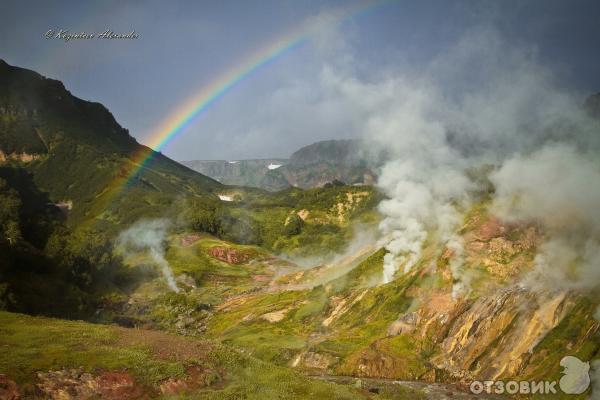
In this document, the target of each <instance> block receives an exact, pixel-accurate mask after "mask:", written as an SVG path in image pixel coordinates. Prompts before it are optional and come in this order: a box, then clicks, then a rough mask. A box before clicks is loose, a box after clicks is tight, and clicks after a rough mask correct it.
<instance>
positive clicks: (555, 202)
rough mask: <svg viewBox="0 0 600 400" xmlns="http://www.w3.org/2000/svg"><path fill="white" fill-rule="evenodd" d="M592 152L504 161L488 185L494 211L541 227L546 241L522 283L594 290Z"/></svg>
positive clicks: (596, 247) (599, 224)
mask: <svg viewBox="0 0 600 400" xmlns="http://www.w3.org/2000/svg"><path fill="white" fill-rule="evenodd" d="M598 161H599V159H598V154H597V153H596V152H588V151H587V150H586V151H583V150H577V149H576V148H575V147H574V146H573V145H570V144H552V145H548V146H545V147H543V148H541V149H540V150H538V151H535V152H533V153H532V154H529V155H527V156H522V155H519V156H515V157H513V158H511V159H509V160H507V161H506V162H505V163H504V164H503V165H502V167H501V168H500V169H498V170H497V171H495V172H494V173H492V175H491V177H490V179H491V181H492V183H493V184H494V186H495V187H496V198H495V211H496V213H497V214H499V215H500V216H501V217H503V218H504V219H506V220H509V221H531V222H535V223H538V224H541V225H542V226H543V227H544V231H545V235H546V240H545V241H544V243H543V244H542V245H541V248H540V249H539V252H538V254H537V256H536V258H535V270H534V271H533V273H532V274H531V275H530V276H529V277H528V279H527V281H526V282H525V283H526V284H527V285H529V286H532V287H534V288H535V287H542V288H547V287H548V286H549V285H551V286H555V287H556V288H567V289H568V288H573V289H591V288H594V287H596V286H597V285H599V284H600V213H599V212H598V205H599V204H600V163H599V162H598Z"/></svg>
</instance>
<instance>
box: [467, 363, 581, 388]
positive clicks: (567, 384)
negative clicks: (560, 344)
mask: <svg viewBox="0 0 600 400" xmlns="http://www.w3.org/2000/svg"><path fill="white" fill-rule="evenodd" d="M560 366H561V367H563V368H564V369H563V370H562V371H561V374H562V375H563V376H562V377H561V378H560V380H559V381H558V382H556V381H506V382H505V381H483V382H482V381H473V382H471V385H470V389H471V393H473V394H481V393H484V392H485V393H488V394H557V393H558V390H557V388H556V386H557V385H558V386H559V387H560V390H561V391H562V392H563V393H565V394H581V393H583V392H585V391H586V390H587V389H588V388H589V387H590V363H589V362H583V361H581V360H580V359H579V358H577V357H573V356H567V357H564V358H563V359H562V360H560Z"/></svg>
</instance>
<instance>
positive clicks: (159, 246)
mask: <svg viewBox="0 0 600 400" xmlns="http://www.w3.org/2000/svg"><path fill="white" fill-rule="evenodd" d="M168 226H169V222H168V221H167V220H164V219H154V220H146V221H144V220H142V221H138V222H136V223H135V224H133V225H132V226H131V227H130V228H129V229H127V230H125V231H123V232H121V234H120V235H119V243H120V244H121V245H123V246H124V247H125V249H126V250H130V251H131V250H133V251H148V254H149V255H150V257H152V260H153V261H154V263H155V264H156V265H157V266H158V267H159V268H160V271H161V273H162V275H163V276H164V278H165V280H166V281H167V284H168V285H169V287H170V288H171V289H172V290H173V291H175V292H179V288H178V287H177V284H176V283H175V279H174V278H173V271H172V270H171V267H170V265H169V263H168V261H167V260H166V259H165V256H164V241H165V237H166V233H167V228H168Z"/></svg>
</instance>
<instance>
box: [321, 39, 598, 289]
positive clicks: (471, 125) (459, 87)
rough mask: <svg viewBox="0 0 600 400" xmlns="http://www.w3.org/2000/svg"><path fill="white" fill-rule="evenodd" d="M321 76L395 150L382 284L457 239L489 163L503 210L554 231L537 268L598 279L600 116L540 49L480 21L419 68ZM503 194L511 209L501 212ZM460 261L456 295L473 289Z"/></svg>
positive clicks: (390, 152)
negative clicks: (432, 246) (562, 84)
mask: <svg viewBox="0 0 600 400" xmlns="http://www.w3.org/2000/svg"><path fill="white" fill-rule="evenodd" d="M321 80H322V84H323V86H324V87H325V89H326V91H327V92H328V93H336V94H338V95H340V96H342V97H344V98H345V101H346V102H347V103H349V104H352V107H351V109H353V110H359V111H358V112H357V114H360V115H364V116H365V118H364V122H363V124H364V125H363V126H362V127H361V128H360V129H361V130H362V131H363V132H364V138H365V141H366V142H367V143H369V146H370V147H371V148H372V149H375V150H380V151H383V152H384V153H385V154H386V155H387V162H385V163H384V165H383V167H382V168H381V170H380V171H379V172H380V173H379V181H378V186H379V187H380V189H381V190H382V191H383V192H384V193H385V194H386V195H387V199H386V200H384V201H382V202H381V204H380V206H379V210H380V212H381V213H382V214H383V216H384V220H383V221H382V223H381V226H380V230H381V233H382V236H383V241H382V243H383V244H384V245H385V247H386V249H387V250H388V254H387V255H386V257H385V260H384V270H383V276H382V282H384V283H386V282H389V281H390V280H392V279H393V277H394V275H395V274H396V273H397V271H398V270H400V269H402V270H403V271H404V272H406V271H409V270H410V269H411V267H412V266H413V265H414V264H415V263H416V262H417V261H418V260H419V259H420V257H421V253H422V248H423V245H424V243H425V241H426V240H428V241H429V240H433V241H436V242H438V243H439V244H446V245H449V246H454V247H457V243H456V242H455V241H454V242H453V241H452V240H451V239H452V238H453V237H454V236H455V234H456V230H457V227H458V226H459V224H460V222H461V219H462V212H463V210H464V209H465V207H467V206H468V204H469V202H470V201H471V200H472V199H471V197H470V193H472V191H473V189H475V187H474V183H473V182H472V181H471V180H470V179H469V178H468V177H467V175H466V171H467V170H468V169H471V170H472V169H474V168H475V169H477V168H479V167H482V166H483V165H484V164H492V165H496V166H499V169H498V171H497V172H496V173H494V174H493V179H492V180H493V183H494V184H496V185H497V186H498V187H497V189H498V193H497V196H496V197H497V199H496V201H495V203H496V204H497V205H498V206H497V208H496V210H497V211H498V213H499V214H501V216H503V217H511V219H513V220H515V221H519V222H537V223H539V224H541V225H542V228H543V230H547V231H548V232H549V237H548V241H547V242H546V243H545V244H544V245H543V246H542V253H541V255H540V257H538V259H537V261H536V262H537V264H538V265H539V268H538V270H544V271H545V272H552V274H551V276H550V279H551V280H553V281H554V280H558V281H561V280H563V278H564V276H567V275H568V276H571V275H573V276H572V277H571V278H572V279H570V280H568V282H569V284H573V285H574V286H575V287H584V286H585V287H590V286H593V285H595V284H597V283H598V282H599V281H600V279H599V276H598V264H597V262H595V261H594V260H598V259H600V257H598V255H600V252H599V251H598V248H599V247H598V236H597V232H598V227H599V226H600V223H599V221H598V219H599V218H600V217H599V216H600V213H596V212H595V210H594V209H593V207H591V206H592V205H597V204H600V201H599V199H598V191H599V190H600V180H599V177H600V175H598V161H597V160H600V157H598V149H599V148H600V146H598V143H599V142H600V134H597V133H596V132H597V130H598V124H597V122H593V121H592V120H590V118H589V117H587V116H586V115H585V113H584V112H583V110H582V109H581V103H582V100H583V99H582V98H581V97H579V95H577V96H573V95H571V94H569V93H566V92H564V91H563V90H560V89H557V85H555V84H554V83H553V78H552V76H551V74H550V73H549V72H548V71H547V70H546V69H545V68H543V67H542V66H541V65H540V64H539V63H538V62H537V61H536V56H535V52H529V51H523V50H520V49H518V50H514V49H513V48H511V47H509V46H507V45H505V44H504V43H503V41H502V40H501V38H500V37H499V36H498V35H497V34H496V33H494V32H493V31H489V30H478V31H475V32H474V33H472V34H469V35H466V36H465V37H464V38H463V39H462V40H460V41H459V42H458V43H457V44H456V45H455V46H452V47H451V48H449V49H448V51H446V52H444V53H442V54H440V55H439V57H438V58H437V59H436V60H434V61H433V62H431V64H430V65H429V66H428V67H425V68H422V69H421V70H420V71H417V72H414V71H410V70H406V71H393V72H388V74H387V75H386V76H385V77H384V78H382V79H376V78H371V80H368V81H367V80H365V79H360V78H358V77H357V76H356V74H352V73H348V71H346V70H340V71H334V70H333V68H331V67H326V68H324V70H323V73H322V75H321ZM561 158H562V161H561ZM552 162H556V163H558V167H556V166H553V165H552ZM544 175H546V176H544ZM523 178H524V179H526V180H527V179H528V180H527V181H526V182H525V180H524V179H523ZM520 182H525V183H520ZM552 197H555V198H556V201H552V200H551V198H552ZM528 199H529V200H528ZM527 201H529V203H527ZM505 203H506V204H512V205H513V207H512V209H511V210H510V211H507V212H502V208H503V207H501V205H502V204H504V206H506V204H505ZM577 210H578V211H577ZM591 210H594V212H592V211H591ZM575 211H577V212H575ZM509 214H511V215H509ZM558 220H561V223H560V224H558V222H559V221H558ZM557 224H558V225H557ZM563 227H564V228H565V230H564V234H563V233H561V229H562V228H563ZM449 240H450V242H448V241H449ZM455 250H457V249H455ZM461 258H462V257H461V256H460V252H457V258H456V259H455V260H453V263H452V265H451V268H452V269H453V273H454V274H455V276H454V278H455V279H456V280H458V282H457V285H456V286H455V292H458V291H468V285H469V275H468V274H465V273H464V270H463V268H462V266H461ZM542 265H546V266H547V267H548V268H550V269H548V268H544V267H542ZM550 265H552V266H550ZM573 268H574V271H571V270H572V269H573ZM456 275H458V276H456ZM456 294H458V293H456Z"/></svg>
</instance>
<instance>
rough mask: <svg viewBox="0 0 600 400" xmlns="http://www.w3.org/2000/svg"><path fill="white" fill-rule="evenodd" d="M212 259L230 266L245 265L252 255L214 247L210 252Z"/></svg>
mask: <svg viewBox="0 0 600 400" xmlns="http://www.w3.org/2000/svg"><path fill="white" fill-rule="evenodd" d="M209 253H210V255H211V256H212V257H214V258H216V259H217V260H220V261H223V262H226V263H228V264H243V263H245V262H247V261H248V260H249V259H250V255H249V254H246V253H242V252H240V251H237V250H235V249H229V248H227V247H219V246H216V247H213V248H211V249H210V250H209Z"/></svg>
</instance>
